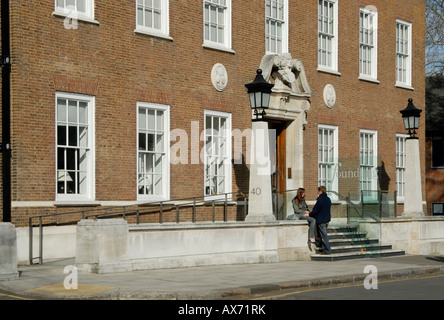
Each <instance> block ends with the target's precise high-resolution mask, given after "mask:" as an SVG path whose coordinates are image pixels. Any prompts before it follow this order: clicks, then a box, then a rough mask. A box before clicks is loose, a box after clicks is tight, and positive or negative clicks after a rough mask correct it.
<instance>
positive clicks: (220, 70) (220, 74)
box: [211, 63, 228, 91]
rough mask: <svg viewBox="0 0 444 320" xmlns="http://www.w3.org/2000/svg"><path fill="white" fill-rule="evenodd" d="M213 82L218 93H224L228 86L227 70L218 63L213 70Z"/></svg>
mask: <svg viewBox="0 0 444 320" xmlns="http://www.w3.org/2000/svg"><path fill="white" fill-rule="evenodd" d="M211 82H212V83H213V86H214V87H215V88H216V90H217V91H224V90H225V88H226V87H227V84H228V74H227V70H226V69H225V67H224V66H223V64H221V63H216V64H215V65H214V66H213V69H212V70H211Z"/></svg>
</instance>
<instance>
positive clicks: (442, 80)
mask: <svg viewBox="0 0 444 320" xmlns="http://www.w3.org/2000/svg"><path fill="white" fill-rule="evenodd" d="M443 84H444V77H443V76H442V75H435V76H431V77H427V79H426V194H427V212H428V213H429V214H430V215H443V214H444V174H443V173H444V171H443V169H444V142H443V141H444V128H443V126H442V123H443V119H444V103H443V96H444V90H443Z"/></svg>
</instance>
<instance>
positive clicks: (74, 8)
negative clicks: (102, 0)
mask: <svg viewBox="0 0 444 320" xmlns="http://www.w3.org/2000/svg"><path fill="white" fill-rule="evenodd" d="M79 1H81V0H55V1H54V3H55V4H54V8H55V9H54V14H55V15H61V16H64V17H70V18H75V19H79V20H83V21H87V22H94V23H97V21H95V20H94V0H84V1H85V11H84V12H83V11H80V10H79V8H78V2H79ZM71 2H73V3H74V5H72V4H71Z"/></svg>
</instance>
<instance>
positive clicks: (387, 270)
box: [0, 255, 444, 300]
mask: <svg viewBox="0 0 444 320" xmlns="http://www.w3.org/2000/svg"><path fill="white" fill-rule="evenodd" d="M73 265H74V259H69V260H63V261H55V262H48V263H44V264H43V265H33V266H19V272H20V277H19V278H18V279H16V280H10V281H1V282H0V289H1V290H5V291H8V292H11V293H12V294H16V295H21V296H25V297H28V298H30V299H58V300H59V299H63V300H66V299H76V300H94V299H95V300H110V299H113V300H114V299H115V300H221V299H238V298H241V297H247V296H250V295H252V294H257V293H264V292H268V291H276V290H284V289H291V288H304V287H313V286H320V285H329V284H337V283H363V281H364V278H365V277H366V276H368V275H369V273H364V268H365V267H366V266H368V265H373V266H375V267H376V268H377V275H378V279H387V278H400V277H412V276H416V275H423V274H438V273H444V257H443V256H411V255H405V256H395V257H386V258H372V259H371V258H368V259H355V260H344V261H334V262H331V261H330V262H323V261H288V262H280V263H271V264H243V265H218V266H202V267H192V268H183V269H162V270H145V271H133V272H123V273H113V274H92V273H86V272H83V271H81V270H77V275H76V274H75V273H72V270H73V269H72V268H71V269H69V268H70V266H73ZM65 267H67V269H66V270H65ZM75 276H76V277H77V282H76V283H77V289H75V288H72V289H66V288H65V285H67V286H72V285H73V282H72V279H74V280H75ZM64 283H65V285H64Z"/></svg>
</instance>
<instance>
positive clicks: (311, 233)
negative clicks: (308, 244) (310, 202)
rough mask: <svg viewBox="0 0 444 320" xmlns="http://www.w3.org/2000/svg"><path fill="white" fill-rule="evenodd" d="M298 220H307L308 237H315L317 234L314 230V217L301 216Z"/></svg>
mask: <svg viewBox="0 0 444 320" xmlns="http://www.w3.org/2000/svg"><path fill="white" fill-rule="evenodd" d="M300 220H307V221H308V237H309V238H315V237H316V235H317V232H316V219H315V218H312V217H301V218H300Z"/></svg>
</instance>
